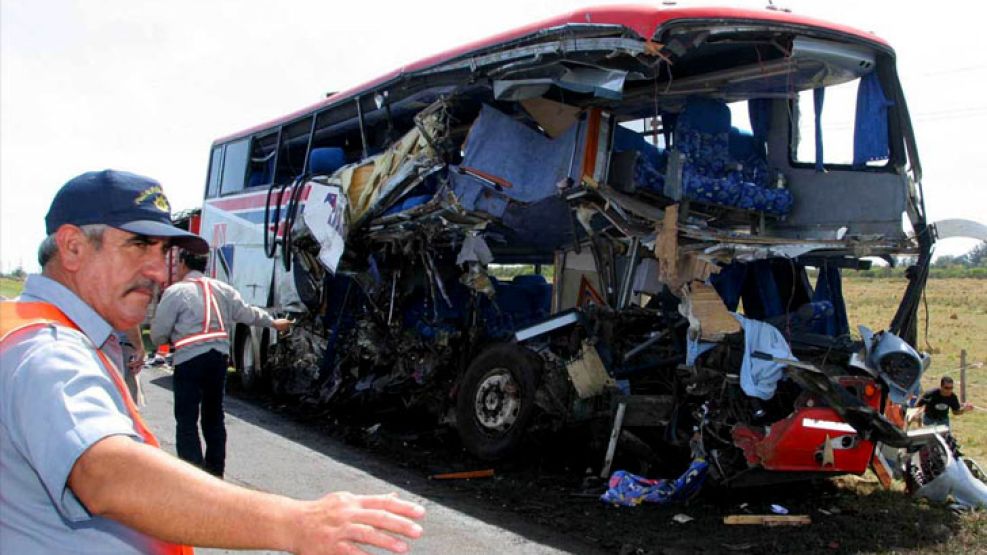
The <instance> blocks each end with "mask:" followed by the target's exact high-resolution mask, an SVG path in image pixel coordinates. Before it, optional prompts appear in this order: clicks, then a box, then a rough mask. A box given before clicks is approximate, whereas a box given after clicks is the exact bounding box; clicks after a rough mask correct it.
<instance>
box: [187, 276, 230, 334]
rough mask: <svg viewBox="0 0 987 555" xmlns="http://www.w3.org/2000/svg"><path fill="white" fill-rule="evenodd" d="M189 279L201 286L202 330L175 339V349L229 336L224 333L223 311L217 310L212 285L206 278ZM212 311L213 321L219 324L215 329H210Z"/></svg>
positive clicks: (217, 305) (217, 306)
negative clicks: (202, 304)
mask: <svg viewBox="0 0 987 555" xmlns="http://www.w3.org/2000/svg"><path fill="white" fill-rule="evenodd" d="M189 281H191V282H192V283H195V284H197V285H198V286H199V287H201V288H202V301H203V303H205V307H204V308H203V311H202V331H201V332H199V333H196V334H193V335H189V336H186V337H183V338H181V339H179V340H178V341H175V350H176V351H177V350H178V349H181V348H182V347H187V346H189V345H193V344H195V343H201V342H203V341H211V340H213V339H227V338H228V337H229V336H227V334H226V326H224V325H223V313H222V312H220V311H219V304H218V303H217V302H216V295H215V293H214V292H213V290H212V286H211V285H210V284H209V282H208V281H207V280H206V278H198V279H192V280H189ZM213 313H215V321H216V323H217V324H218V325H219V328H218V329H216V330H212V329H211V328H212V322H213Z"/></svg>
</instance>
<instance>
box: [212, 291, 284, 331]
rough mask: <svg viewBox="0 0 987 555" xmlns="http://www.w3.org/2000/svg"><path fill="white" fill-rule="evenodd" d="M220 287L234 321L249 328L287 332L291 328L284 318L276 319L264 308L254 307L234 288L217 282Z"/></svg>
mask: <svg viewBox="0 0 987 555" xmlns="http://www.w3.org/2000/svg"><path fill="white" fill-rule="evenodd" d="M216 283H217V284H218V287H220V288H222V289H223V294H224V297H225V299H226V302H227V303H228V304H227V306H228V307H229V311H230V317H231V318H233V320H235V321H237V322H239V323H241V324H247V325H248V326H265V327H271V328H274V329H276V330H278V331H286V330H287V329H288V328H289V327H291V321H290V320H286V319H284V318H274V317H273V316H271V315H270V314H268V313H267V311H266V310H264V309H263V308H260V307H257V306H253V305H251V304H249V303H247V302H246V301H244V300H243V297H241V296H240V292H239V291H237V290H236V289H234V288H233V287H232V286H230V285H229V284H226V283H222V282H216Z"/></svg>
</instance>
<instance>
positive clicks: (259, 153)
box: [247, 133, 278, 187]
mask: <svg viewBox="0 0 987 555" xmlns="http://www.w3.org/2000/svg"><path fill="white" fill-rule="evenodd" d="M277 141H278V136H277V133H270V134H268V135H266V136H264V137H256V138H254V140H253V146H252V147H251V149H250V168H249V171H248V172H247V187H260V186H262V185H270V184H271V183H272V181H273V180H274V152H275V149H276V148H277Z"/></svg>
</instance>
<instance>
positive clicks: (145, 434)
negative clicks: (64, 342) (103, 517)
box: [0, 301, 194, 555]
mask: <svg viewBox="0 0 987 555" xmlns="http://www.w3.org/2000/svg"><path fill="white" fill-rule="evenodd" d="M47 325H57V326H65V327H67V328H71V329H74V330H77V331H79V326H77V325H75V322H73V321H72V320H70V319H69V317H68V316H66V315H65V314H64V313H62V311H61V310H59V309H58V308H56V307H55V306H54V305H51V304H48V303H41V302H18V301H4V302H0V344H2V343H4V342H6V341H7V339H8V338H10V337H11V336H13V335H14V334H15V333H17V332H19V331H22V330H26V329H30V328H36V327H41V326H47ZM96 354H97V355H98V356H99V359H100V360H101V361H102V362H103V368H104V369H105V370H106V373H107V374H109V375H110V379H111V380H112V381H113V385H114V386H116V388H117V391H118V392H119V393H120V395H121V396H122V397H123V404H124V406H126V407H127V413H128V415H129V416H130V419H131V420H133V421H134V430H135V431H136V432H137V433H138V434H140V436H141V437H142V438H144V443H147V444H148V445H151V446H153V447H161V444H160V443H158V438H156V437H154V434H152V433H151V430H150V429H148V427H147V424H145V423H144V419H143V418H141V415H140V412H138V410H137V405H135V404H134V400H133V398H131V397H130V390H129V389H127V386H126V384H124V383H123V378H122V377H121V376H120V372H119V371H118V370H117V369H116V365H115V364H113V362H112V361H111V360H110V359H109V357H107V356H106V355H105V354H104V353H103V351H100V350H99V349H96ZM159 545H161V546H162V550H161V553H162V555H193V553H194V552H193V550H192V548H191V547H189V546H187V545H176V544H171V543H167V542H161V541H159Z"/></svg>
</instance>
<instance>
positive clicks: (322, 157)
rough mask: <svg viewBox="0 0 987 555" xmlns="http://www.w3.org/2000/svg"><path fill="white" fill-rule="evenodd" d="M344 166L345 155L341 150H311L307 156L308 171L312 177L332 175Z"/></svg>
mask: <svg viewBox="0 0 987 555" xmlns="http://www.w3.org/2000/svg"><path fill="white" fill-rule="evenodd" d="M345 165H346V154H345V153H344V152H343V149H341V148H336V147H323V148H313V149H312V152H311V153H309V155H308V171H309V173H311V174H313V175H332V174H333V173H334V172H335V171H336V170H338V169H339V168H341V167H343V166H345Z"/></svg>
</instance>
